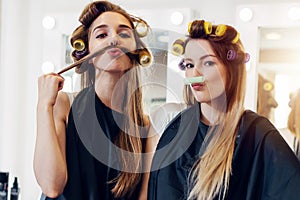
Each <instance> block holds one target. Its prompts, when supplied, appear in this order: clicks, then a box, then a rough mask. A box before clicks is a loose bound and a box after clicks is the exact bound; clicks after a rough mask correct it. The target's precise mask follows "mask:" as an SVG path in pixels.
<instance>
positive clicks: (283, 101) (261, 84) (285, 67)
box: [257, 27, 300, 129]
mask: <svg viewBox="0 0 300 200" xmlns="http://www.w3.org/2000/svg"><path fill="white" fill-rule="evenodd" d="M257 69H258V70H257V72H258V84H257V85H258V89H257V112H258V113H259V114H261V115H264V116H265V117H267V118H269V119H270V120H271V121H272V122H273V123H274V125H275V126H276V127H277V128H278V129H286V127H287V121H288V116H289V113H290V111H291V108H290V106H289V103H290V96H291V95H292V93H294V92H295V91H296V90H297V89H299V88H300V80H299V74H300V27H289V28H265V27H259V53H258V67H257Z"/></svg>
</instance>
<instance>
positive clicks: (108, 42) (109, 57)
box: [34, 1, 151, 200]
mask: <svg viewBox="0 0 300 200" xmlns="http://www.w3.org/2000/svg"><path fill="white" fill-rule="evenodd" d="M79 21H80V22H81V25H80V26H79V27H77V28H76V29H75V31H74V32H73V34H72V36H71V41H70V42H71V44H72V46H73V47H74V51H73V52H72V56H73V58H74V60H75V61H78V62H79V63H80V64H78V66H77V68H76V72H78V73H86V76H85V77H86V80H88V85H87V86H86V87H85V88H84V89H83V90H82V91H80V92H79V93H78V94H77V95H76V97H75V99H74V101H73V103H72V106H71V109H70V103H69V102H68V99H67V97H66V95H62V94H63V93H61V92H59V91H60V90H61V89H62V87H63V82H64V80H63V78H62V77H61V76H60V75H59V74H55V73H51V74H46V75H43V76H41V77H40V78H39V99H38V106H37V112H38V117H37V121H38V123H37V124H38V127H37V140H36V147H35V157H34V170H35V175H36V178H37V181H38V183H39V185H40V187H41V189H42V191H43V193H44V194H45V196H47V198H65V199H67V200H77V199H78V200H85V199H95V200H96V199H106V200H112V199H120V200H126V199H138V196H139V193H140V187H141V179H142V168H143V162H142V154H143V152H144V149H145V145H144V143H145V141H144V139H143V138H146V134H147V131H148V126H149V120H148V117H147V116H146V114H145V113H144V111H143V101H142V99H143V97H142V90H141V77H140V67H141V66H145V65H147V64H149V63H150V61H151V54H150V51H149V50H148V49H147V48H146V46H145V44H144V43H143V42H142V40H141V37H144V36H145V35H146V34H147V32H148V30H149V29H148V28H149V26H148V24H147V23H146V22H145V21H144V20H142V19H140V18H138V17H135V16H133V15H130V14H128V13H127V12H126V11H125V10H123V9H122V8H121V7H119V6H118V5H115V4H112V3H110V2H108V1H94V2H91V3H89V4H88V5H87V6H86V7H85V8H84V10H83V12H82V13H81V15H80V17H79ZM82 60H84V61H83V62H81V61H82ZM62 96H63V98H61V97H62ZM66 102H67V103H66ZM60 194H63V195H60Z"/></svg>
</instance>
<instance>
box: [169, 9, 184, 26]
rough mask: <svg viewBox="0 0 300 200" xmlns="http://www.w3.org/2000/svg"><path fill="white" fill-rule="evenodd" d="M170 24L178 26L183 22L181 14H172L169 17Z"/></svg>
mask: <svg viewBox="0 0 300 200" xmlns="http://www.w3.org/2000/svg"><path fill="white" fill-rule="evenodd" d="M171 22H172V24H174V25H180V24H182V22H183V14H182V13H181V12H178V11H176V12H173V13H172V15H171Z"/></svg>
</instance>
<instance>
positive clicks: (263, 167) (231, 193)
mask: <svg viewBox="0 0 300 200" xmlns="http://www.w3.org/2000/svg"><path fill="white" fill-rule="evenodd" d="M199 116H200V114H199V104H197V105H195V106H192V107H191V108H189V109H187V110H185V111H184V112H183V113H182V114H179V115H178V116H177V117H175V119H173V121H172V122H171V123H170V124H169V126H168V127H167V128H166V130H165V132H164V133H163V135H162V137H161V139H160V141H159V144H158V146H157V150H158V149H163V147H168V146H170V148H169V149H167V150H166V152H165V153H160V154H158V153H156V154H155V156H154V159H153V163H152V170H154V171H152V172H151V174H150V180H149V188H148V200H182V199H187V194H188V187H187V177H188V175H189V172H190V170H191V168H192V166H193V163H194V162H195V161H197V159H198V157H199V151H200V147H201V144H202V142H203V138H204V136H205V134H206V132H207V130H208V128H209V127H207V126H206V125H204V124H203V123H200V124H199ZM195 127H196V128H195ZM178 130H180V131H178ZM174 140H175V142H174ZM187 140H190V141H191V142H190V143H189V144H191V145H190V146H188V147H187V148H186V149H185V150H183V149H184V146H185V145H182V143H184V141H187ZM172 141H173V142H174V143H173V144H171V143H170V142H172ZM174 155H175V156H177V158H178V159H177V160H175V161H174V162H172V163H168V162H169V160H170V158H171V157H172V156H174ZM215 199H216V200H217V199H218V197H216V198H215ZM226 200H300V162H299V161H298V159H297V157H296V156H295V155H294V153H293V152H292V150H291V149H290V147H289V146H288V145H287V143H286V142H285V141H284V139H283V138H282V137H281V136H280V134H279V132H278V131H277V130H276V129H275V127H274V126H273V125H272V124H271V123H270V122H269V121H268V120H267V119H266V118H264V117H260V116H258V115H257V114H256V113H254V112H252V111H249V110H247V111H246V112H245V113H244V115H243V117H242V120H241V122H240V126H239V132H238V136H237V139H236V147H235V151H234V156H233V162H232V175H231V177H230V183H229V189H228V193H227V196H226Z"/></svg>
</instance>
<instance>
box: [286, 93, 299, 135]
mask: <svg viewBox="0 0 300 200" xmlns="http://www.w3.org/2000/svg"><path fill="white" fill-rule="evenodd" d="M290 101H291V102H290V107H291V111H290V114H289V117H288V129H289V130H290V131H291V133H292V134H294V135H295V137H296V138H297V139H298V141H300V89H298V90H297V91H296V93H295V94H294V95H291V97H290Z"/></svg>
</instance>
